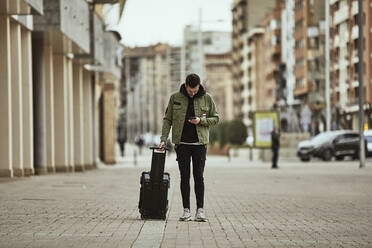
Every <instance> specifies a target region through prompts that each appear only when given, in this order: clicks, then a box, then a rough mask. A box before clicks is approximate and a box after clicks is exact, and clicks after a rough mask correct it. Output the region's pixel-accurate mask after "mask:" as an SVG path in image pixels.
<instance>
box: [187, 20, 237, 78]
mask: <svg viewBox="0 0 372 248" xmlns="http://www.w3.org/2000/svg"><path fill="white" fill-rule="evenodd" d="M199 35H200V33H199V30H197V29H195V27H194V26H191V25H188V26H186V27H185V29H184V36H183V39H184V41H183V47H182V53H183V54H182V57H181V59H182V61H181V65H182V68H181V70H182V74H181V75H182V76H181V78H185V77H186V75H187V74H189V73H196V74H198V75H200V76H201V77H202V78H201V80H202V81H204V80H205V79H206V78H203V75H204V74H205V64H204V56H205V54H225V53H228V52H229V51H231V33H230V32H221V31H203V32H202V33H201V36H202V37H201V39H202V42H201V47H199V46H200V44H199ZM201 51H203V52H202V53H203V54H201Z"/></svg>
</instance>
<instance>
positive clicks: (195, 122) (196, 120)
mask: <svg viewBox="0 0 372 248" xmlns="http://www.w3.org/2000/svg"><path fill="white" fill-rule="evenodd" d="M189 122H190V123H191V124H195V125H197V124H199V122H200V118H199V117H196V118H195V119H191V120H189Z"/></svg>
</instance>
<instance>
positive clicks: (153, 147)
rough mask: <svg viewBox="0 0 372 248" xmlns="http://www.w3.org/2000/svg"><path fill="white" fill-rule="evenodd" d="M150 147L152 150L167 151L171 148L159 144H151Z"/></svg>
mask: <svg viewBox="0 0 372 248" xmlns="http://www.w3.org/2000/svg"><path fill="white" fill-rule="evenodd" d="M149 148H150V150H165V151H169V149H168V148H166V147H163V148H159V147H158V146H150V147H149Z"/></svg>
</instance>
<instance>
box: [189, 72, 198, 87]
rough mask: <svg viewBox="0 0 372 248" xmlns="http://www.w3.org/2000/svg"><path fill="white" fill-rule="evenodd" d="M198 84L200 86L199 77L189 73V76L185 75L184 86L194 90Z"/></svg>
mask: <svg viewBox="0 0 372 248" xmlns="http://www.w3.org/2000/svg"><path fill="white" fill-rule="evenodd" d="M199 84H200V77H199V76H198V75H197V74H195V73H191V74H189V75H187V77H186V85H187V86H189V87H191V88H195V87H196V86H198V85H199Z"/></svg>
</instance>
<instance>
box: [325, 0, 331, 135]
mask: <svg viewBox="0 0 372 248" xmlns="http://www.w3.org/2000/svg"><path fill="white" fill-rule="evenodd" d="M325 4H326V6H325V11H326V13H325V16H326V23H325V35H326V40H325V62H326V68H325V80H326V81H325V84H326V85H325V102H326V130H327V131H330V130H331V99H330V98H331V92H330V76H329V74H330V73H329V72H330V66H329V60H330V58H329V57H330V55H329V23H330V22H329V17H330V13H329V0H326V3H325Z"/></svg>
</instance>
